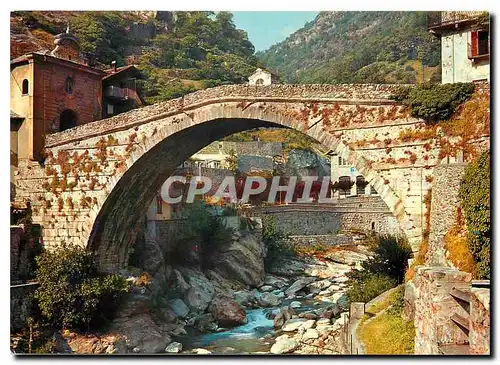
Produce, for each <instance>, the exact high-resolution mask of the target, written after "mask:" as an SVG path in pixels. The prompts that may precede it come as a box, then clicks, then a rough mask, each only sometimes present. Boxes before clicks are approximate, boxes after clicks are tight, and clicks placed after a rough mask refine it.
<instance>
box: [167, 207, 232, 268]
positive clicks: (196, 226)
mask: <svg viewBox="0 0 500 365" xmlns="http://www.w3.org/2000/svg"><path fill="white" fill-rule="evenodd" d="M181 216H182V217H183V218H185V219H186V222H187V225H186V226H184V227H183V230H182V232H181V233H180V235H179V236H178V238H177V241H176V244H175V245H174V247H175V251H174V252H173V253H171V254H169V255H168V257H170V260H171V263H172V264H174V265H182V264H187V265H193V266H196V265H198V264H201V265H202V267H204V268H210V267H211V266H212V265H213V263H214V260H213V259H214V258H215V256H216V255H217V253H218V252H220V251H221V250H223V249H224V248H225V247H227V246H228V245H229V244H230V243H231V236H232V234H233V230H232V228H228V227H226V225H225V223H224V220H223V217H222V216H219V215H216V214H215V211H214V210H213V209H211V208H210V207H208V206H207V205H206V204H205V202H203V201H201V200H195V201H194V202H193V203H192V204H187V205H186V206H185V207H184V209H183V210H182V212H181Z"/></svg>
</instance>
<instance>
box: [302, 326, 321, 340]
mask: <svg viewBox="0 0 500 365" xmlns="http://www.w3.org/2000/svg"><path fill="white" fill-rule="evenodd" d="M318 337H319V333H318V331H317V330H315V329H314V328H308V329H307V330H306V332H305V333H304V334H303V335H302V339H303V340H304V341H305V340H311V339H316V338H318Z"/></svg>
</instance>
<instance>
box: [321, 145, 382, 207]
mask: <svg viewBox="0 0 500 365" xmlns="http://www.w3.org/2000/svg"><path fill="white" fill-rule="evenodd" d="M328 155H329V156H330V167H331V174H330V175H331V177H330V179H331V181H332V183H335V182H339V183H342V185H343V186H345V187H346V188H343V189H339V190H336V191H335V193H334V197H335V198H347V197H350V196H369V195H378V193H377V191H376V190H375V189H374V188H373V186H371V185H370V184H368V182H367V181H366V180H365V177H364V176H363V175H361V174H360V173H359V171H358V170H356V168H355V167H354V166H352V165H351V164H349V163H348V162H347V160H346V159H345V158H343V157H342V156H340V155H338V154H337V153H335V152H333V151H330V152H329V153H328ZM349 185H350V187H349Z"/></svg>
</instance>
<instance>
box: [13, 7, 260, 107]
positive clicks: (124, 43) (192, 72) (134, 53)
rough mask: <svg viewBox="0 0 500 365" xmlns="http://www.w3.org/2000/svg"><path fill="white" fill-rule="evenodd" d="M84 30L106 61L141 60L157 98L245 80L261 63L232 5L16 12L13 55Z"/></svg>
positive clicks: (148, 93) (151, 95)
mask: <svg viewBox="0 0 500 365" xmlns="http://www.w3.org/2000/svg"><path fill="white" fill-rule="evenodd" d="M68 25H69V27H70V31H71V33H73V34H74V35H76V36H77V37H78V38H79V40H80V42H81V48H82V52H83V53H86V54H92V55H94V56H95V58H96V60H97V62H98V64H100V65H101V67H102V68H106V67H109V66H108V65H109V64H110V63H111V61H113V60H116V61H117V65H118V66H122V65H125V64H131V63H133V64H136V65H138V68H139V69H141V70H142V71H143V73H144V74H145V76H146V79H145V80H144V81H143V82H141V83H140V84H139V87H140V89H141V91H142V94H143V96H144V97H145V99H146V101H147V102H149V103H154V102H157V101H162V100H167V99H171V98H175V97H179V96H182V95H184V94H186V93H189V92H192V91H195V90H197V89H202V88H206V87H212V86H217V85H221V84H238V83H242V82H245V81H246V80H247V77H248V76H249V75H250V74H251V73H252V72H253V71H254V70H255V68H256V67H258V66H261V64H260V63H259V61H258V59H257V58H256V57H255V55H254V47H253V45H252V43H251V42H250V41H249V40H248V37H247V34H246V32H245V31H243V30H241V29H237V28H236V27H235V25H234V23H233V20H232V14H231V13H230V12H218V13H217V14H216V13H214V12H208V11H192V12H109V11H88V12H13V13H12V14H11V45H13V46H12V53H11V57H17V56H19V55H21V54H23V53H25V52H31V51H36V50H43V49H52V48H53V47H54V45H53V39H54V35H55V34H58V33H60V32H63V31H65V30H66V27H67V26H68Z"/></svg>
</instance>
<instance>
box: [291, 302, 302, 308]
mask: <svg viewBox="0 0 500 365" xmlns="http://www.w3.org/2000/svg"><path fill="white" fill-rule="evenodd" d="M300 307H302V304H301V303H300V302H298V301H293V302H291V303H290V308H300Z"/></svg>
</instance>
